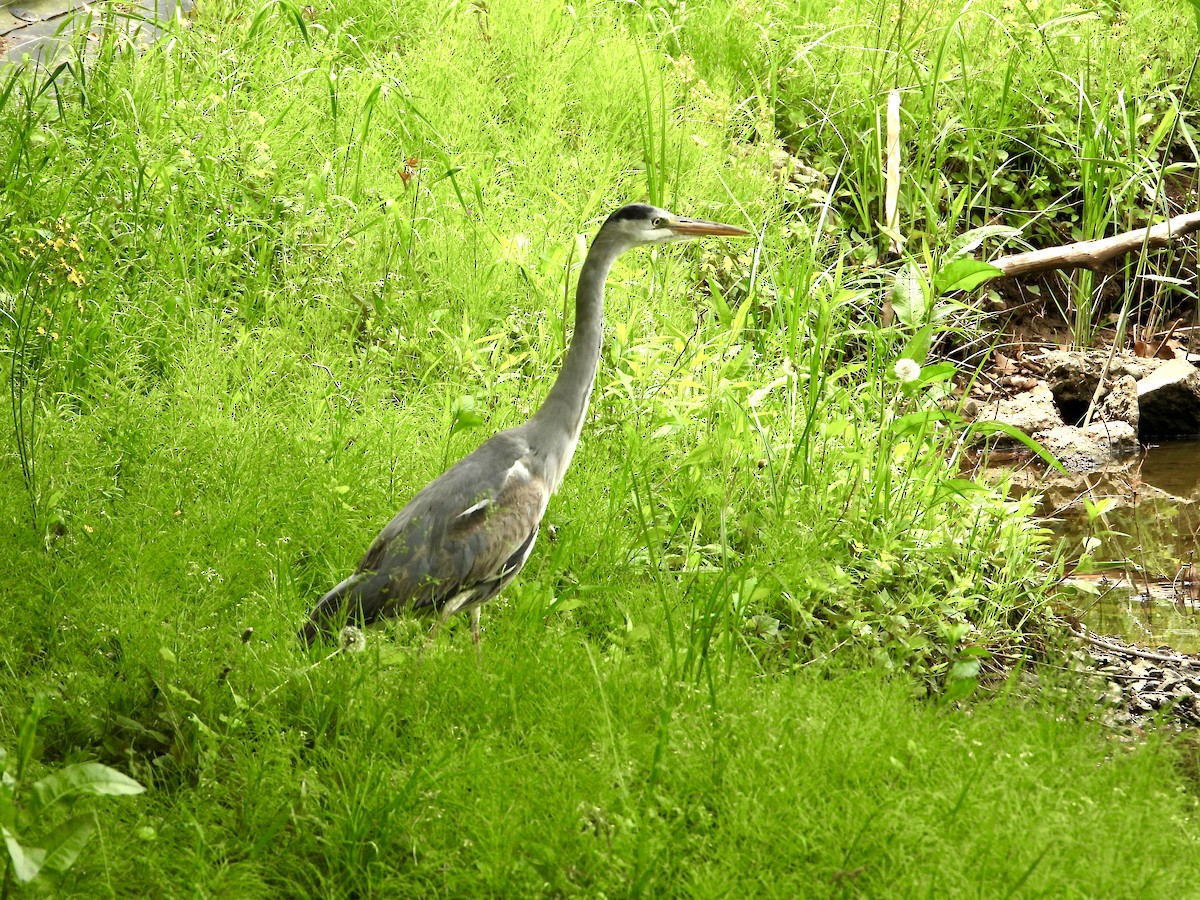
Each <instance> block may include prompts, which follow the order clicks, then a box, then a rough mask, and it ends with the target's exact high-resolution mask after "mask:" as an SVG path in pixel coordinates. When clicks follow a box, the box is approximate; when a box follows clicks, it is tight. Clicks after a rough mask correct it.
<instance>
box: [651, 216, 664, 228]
mask: <svg viewBox="0 0 1200 900" xmlns="http://www.w3.org/2000/svg"><path fill="white" fill-rule="evenodd" d="M650 227H651V228H655V229H658V228H662V227H663V220H662V218H661V217H655V218H653V219H651V220H650Z"/></svg>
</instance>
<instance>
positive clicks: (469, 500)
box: [300, 203, 748, 644]
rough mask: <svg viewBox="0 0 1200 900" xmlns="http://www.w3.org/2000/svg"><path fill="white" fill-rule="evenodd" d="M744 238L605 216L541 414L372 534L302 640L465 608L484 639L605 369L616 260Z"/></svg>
mask: <svg viewBox="0 0 1200 900" xmlns="http://www.w3.org/2000/svg"><path fill="white" fill-rule="evenodd" d="M747 233H748V232H746V231H744V230H742V229H741V228H737V227H735V226H733V225H722V224H721V223H719V222H706V221H702V220H699V219H685V218H681V217H677V216H674V215H672V214H671V213H669V212H667V211H666V210H663V209H658V208H657V207H653V206H648V205H645V204H640V203H635V204H631V205H629V206H623V207H621V208H620V209H618V210H617V211H616V212H614V213H613V214H612V215H611V216H609V217H608V219H607V220H606V221H605V223H604V224H603V225H602V226H601V227H600V230H599V232H597V234H596V238H595V240H593V241H592V246H591V249H590V250H589V251H588V255H587V259H586V260H585V261H584V263H583V269H582V270H581V271H580V274H579V286H578V288H577V290H576V299H575V331H574V334H573V336H572V340H571V346H570V348H569V349H568V350H567V355H566V358H565V359H564V361H563V367H562V371H561V372H560V373H559V376H558V378H557V380H556V381H555V382H554V386H553V387H552V388H551V389H550V393H549V394H548V395H547V397H546V400H545V401H544V402H543V403H542V406H541V408H540V409H538V411H537V412H536V413H535V414H534V415H533V417H532V418H531V419H530V420H529V421H528V422H526V423H525V424H523V425H519V426H517V427H515V428H510V429H508V430H507V431H502V432H500V433H499V434H497V435H495V436H494V437H492V438H491V439H489V440H488V441H486V442H485V443H484V444H483V445H482V446H481V447H479V449H477V450H476V451H475V452H473V453H471V454H470V455H469V456H467V457H465V458H464V459H462V460H460V461H459V462H458V463H457V464H455V465H454V466H452V467H451V468H449V469H447V470H446V471H445V472H444V473H442V474H441V475H440V476H439V477H438V478H436V479H434V480H433V481H432V482H430V483H429V484H428V485H426V486H425V487H424V488H422V489H421V491H420V492H418V493H417V495H416V496H415V497H413V499H412V500H411V501H410V502H409V503H408V505H407V506H405V507H404V509H402V510H400V512H399V513H397V515H396V517H395V518H394V519H392V521H391V522H389V523H388V524H387V526H386V527H385V528H384V529H383V531H381V532H380V533H379V536H378V537H376V538H375V541H374V543H372V544H371V548H370V549H369V550H368V551H367V554H366V556H364V557H363V559H362V562H360V563H359V565H358V570H357V571H356V572H355V573H354V574H353V575H351V576H350V577H349V578H347V579H346V580H345V581H343V582H341V583H340V584H338V585H337V587H335V588H334V589H333V590H331V591H330V592H329V593H328V594H326V595H325V596H324V597H322V598H321V600H320V601H319V602H318V603H317V605H316V607H315V608H314V609H313V611H312V613H311V614H310V616H309V620H308V622H306V623H305V625H304V627H303V628H302V629H301V630H300V637H301V638H302V639H303V640H304V641H305V642H306V643H308V644H312V643H313V642H314V641H315V640H316V639H317V638H318V637H320V636H328V635H329V634H330V632H331V630H332V629H333V628H335V627H338V626H340V625H341V624H342V623H343V622H345V621H347V620H349V621H350V622H352V623H356V624H369V623H371V622H374V621H375V620H377V619H380V618H383V617H387V616H395V615H399V614H401V613H416V614H426V615H430V616H435V617H437V621H438V622H439V623H440V622H444V621H445V620H446V619H447V618H449V617H450V616H452V615H453V614H454V613H457V612H464V611H468V612H470V613H471V630H472V636H473V638H474V640H475V642H476V643H478V641H479V607H480V606H482V605H483V604H484V603H486V602H487V601H488V600H490V599H492V598H493V597H495V596H496V595H497V594H498V593H500V591H502V590H503V589H504V587H505V586H506V585H507V584H508V583H509V582H510V581H512V579H513V578H514V577H515V576H516V574H517V573H518V572H519V571H521V567H522V566H524V565H525V561H526V560H527V559H528V558H529V554H530V551H532V550H533V544H534V541H535V540H536V539H537V534H538V528H539V526H540V525H541V521H542V516H543V514H544V513H545V512H546V504H547V503H548V502H549V500H550V495H551V494H553V493H554V491H555V490H557V489H558V486H559V484H560V483H561V482H562V478H563V475H564V474H565V472H566V470H567V466H568V465H569V464H570V462H571V457H572V455H574V453H575V447H576V444H577V443H578V441H579V433H580V431H581V430H582V428H583V421H584V417H585V416H586V415H587V408H588V401H589V399H590V398H591V393H592V386H593V384H594V382H595V379H596V368H597V366H598V365H599V361H600V348H601V342H602V339H603V328H604V282H605V280H606V279H607V277H608V272H609V269H611V268H612V264H613V263H614V262H615V261H616V259H617V257H618V256H620V255H621V254H622V253H624V252H625V251H626V250H629V249H631V248H633V247H638V246H643V245H646V244H665V243H670V242H672V241H678V240H686V239H688V238H693V237H701V236H704V235H722V236H729V237H733V236H737V235H744V234H747ZM436 627H437V626H436V625H435V628H436Z"/></svg>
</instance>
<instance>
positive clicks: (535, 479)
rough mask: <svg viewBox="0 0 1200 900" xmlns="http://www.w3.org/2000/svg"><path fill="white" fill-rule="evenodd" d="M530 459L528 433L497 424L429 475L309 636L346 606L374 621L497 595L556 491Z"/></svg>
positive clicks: (317, 613)
mask: <svg viewBox="0 0 1200 900" xmlns="http://www.w3.org/2000/svg"><path fill="white" fill-rule="evenodd" d="M528 459H529V457H528V447H527V446H526V445H525V444H524V442H523V441H522V440H519V439H518V438H517V437H516V436H514V435H511V434H510V433H501V434H500V435H497V436H496V437H495V438H493V439H492V440H490V441H488V442H487V443H485V444H484V445H483V446H482V447H480V448H479V449H478V450H476V451H475V453H472V454H471V455H470V456H468V457H466V458H465V459H463V460H462V461H461V462H459V463H458V464H457V465H455V466H454V467H453V468H451V469H449V470H448V471H446V472H445V473H443V474H442V475H441V476H440V477H439V478H437V479H436V480H434V481H433V482H431V483H430V484H429V485H428V486H426V487H425V488H424V489H423V490H422V491H421V492H420V493H418V494H417V495H416V496H415V497H413V499H412V501H411V502H410V503H409V504H408V505H407V506H405V508H404V509H403V510H401V511H400V512H399V513H398V514H397V515H396V517H395V518H394V519H392V521H391V522H389V523H388V525H387V527H385V528H384V529H383V531H382V532H380V534H379V536H378V537H377V538H376V539H375V541H374V543H372V545H371V548H370V549H369V550H368V551H367V553H366V555H365V556H364V557H363V560H362V562H361V563H360V564H359V568H358V571H357V572H356V573H355V574H354V575H353V576H351V577H350V578H348V579H346V581H344V582H342V583H341V584H339V585H338V586H337V587H336V588H334V589H333V590H332V591H330V592H329V594H327V595H326V596H325V597H324V598H322V599H321V601H320V602H319V603H318V604H317V607H316V608H315V609H314V610H313V612H312V615H311V617H310V625H309V626H307V627H306V631H305V636H306V637H307V636H308V634H309V632H312V631H314V629H319V630H326V629H327V625H328V624H329V623H331V622H333V621H336V620H337V618H338V617H339V615H343V614H345V613H344V612H343V610H344V608H345V607H346V606H349V607H350V609H349V614H350V616H351V617H352V618H354V619H356V620H361V621H364V622H372V621H374V620H375V619H378V618H380V617H383V616H390V615H396V614H398V613H401V612H404V611H405V610H429V611H434V610H436V611H438V612H440V613H442V614H443V615H450V614H452V613H454V612H456V611H458V610H460V609H466V608H469V607H472V606H477V605H479V604H480V603H483V602H485V601H487V600H489V599H490V598H491V597H493V596H495V595H496V594H497V593H498V592H499V591H500V590H501V589H503V587H504V586H505V585H506V584H508V582H509V581H511V580H512V578H513V577H514V576H515V575H516V573H517V572H518V571H520V569H521V567H522V566H523V565H524V564H525V560H526V559H528V557H529V553H530V552H531V551H532V549H533V543H534V540H535V539H536V538H537V532H538V526H539V524H540V523H541V519H542V515H543V513H544V512H545V510H546V502H547V501H548V500H549V497H550V488H549V485H548V483H547V482H546V480H545V479H544V478H543V477H541V476H540V475H538V474H534V473H531V472H530V467H529V466H528V465H526V461H527V460H528ZM314 633H315V632H314Z"/></svg>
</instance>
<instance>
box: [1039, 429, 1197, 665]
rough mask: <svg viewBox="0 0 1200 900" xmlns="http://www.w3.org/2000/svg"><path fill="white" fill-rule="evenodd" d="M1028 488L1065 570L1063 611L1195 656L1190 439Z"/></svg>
mask: <svg viewBox="0 0 1200 900" xmlns="http://www.w3.org/2000/svg"><path fill="white" fill-rule="evenodd" d="M1037 489H1038V490H1039V491H1041V492H1042V493H1043V496H1044V500H1043V503H1042V511H1043V512H1044V514H1045V515H1047V516H1048V517H1049V518H1048V519H1047V522H1046V524H1047V525H1048V526H1049V527H1050V528H1051V529H1052V530H1053V531H1054V532H1055V533H1056V534H1058V536H1059V539H1060V542H1061V545H1062V547H1063V550H1064V553H1065V554H1066V558H1067V559H1068V561H1069V562H1070V565H1069V566H1068V571H1069V572H1070V571H1071V570H1072V569H1074V570H1075V576H1076V580H1075V587H1074V588H1068V589H1067V590H1065V591H1064V593H1063V598H1064V601H1065V602H1067V603H1068V604H1069V606H1070V608H1071V610H1072V611H1073V612H1074V613H1075V614H1076V615H1079V616H1081V617H1082V619H1083V621H1084V623H1085V624H1086V625H1087V626H1088V627H1089V628H1091V629H1092V630H1093V631H1095V632H1097V633H1099V634H1116V635H1120V636H1121V637H1123V638H1125V639H1126V640H1131V641H1137V642H1138V643H1143V644H1150V645H1156V644H1168V645H1170V646H1172V647H1174V648H1175V649H1177V650H1181V651H1184V652H1200V577H1198V576H1200V441H1174V442H1171V443H1166V444H1162V445H1159V446H1155V447H1151V448H1150V450H1149V451H1148V452H1147V453H1146V455H1145V457H1144V458H1143V459H1142V460H1141V461H1140V464H1135V465H1133V466H1131V467H1128V468H1125V469H1123V470H1114V471H1112V472H1107V473H1096V474H1093V475H1088V476H1085V477H1084V478H1083V479H1080V478H1078V477H1076V478H1070V479H1068V478H1060V477H1058V476H1048V477H1047V478H1046V480H1045V481H1044V482H1043V483H1042V484H1041V485H1040V486H1039V487H1038V488H1037Z"/></svg>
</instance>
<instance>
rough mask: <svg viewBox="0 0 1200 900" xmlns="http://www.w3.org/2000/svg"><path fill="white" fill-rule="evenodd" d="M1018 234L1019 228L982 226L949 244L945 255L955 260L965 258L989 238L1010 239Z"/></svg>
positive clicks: (961, 235)
mask: <svg viewBox="0 0 1200 900" xmlns="http://www.w3.org/2000/svg"><path fill="white" fill-rule="evenodd" d="M1020 233H1021V229H1020V228H1012V227H1010V226H1008V225H984V226H983V227H982V228H972V229H971V230H970V231H968V232H965V233H964V234H960V235H959V236H958V237H956V238H955V239H954V240H952V241H951V242H950V245H949V246H948V247H947V248H946V255H947V256H949V257H950V258H952V259H956V258H958V257H960V256H966V255H967V254H968V253H974V252H975V251H976V250H977V249H979V246H980V245H981V244H982V243H983V242H984V241H985V240H987V239H988V238H990V237H1004V238H1010V237H1016V236H1017V235H1018V234H1020Z"/></svg>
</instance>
